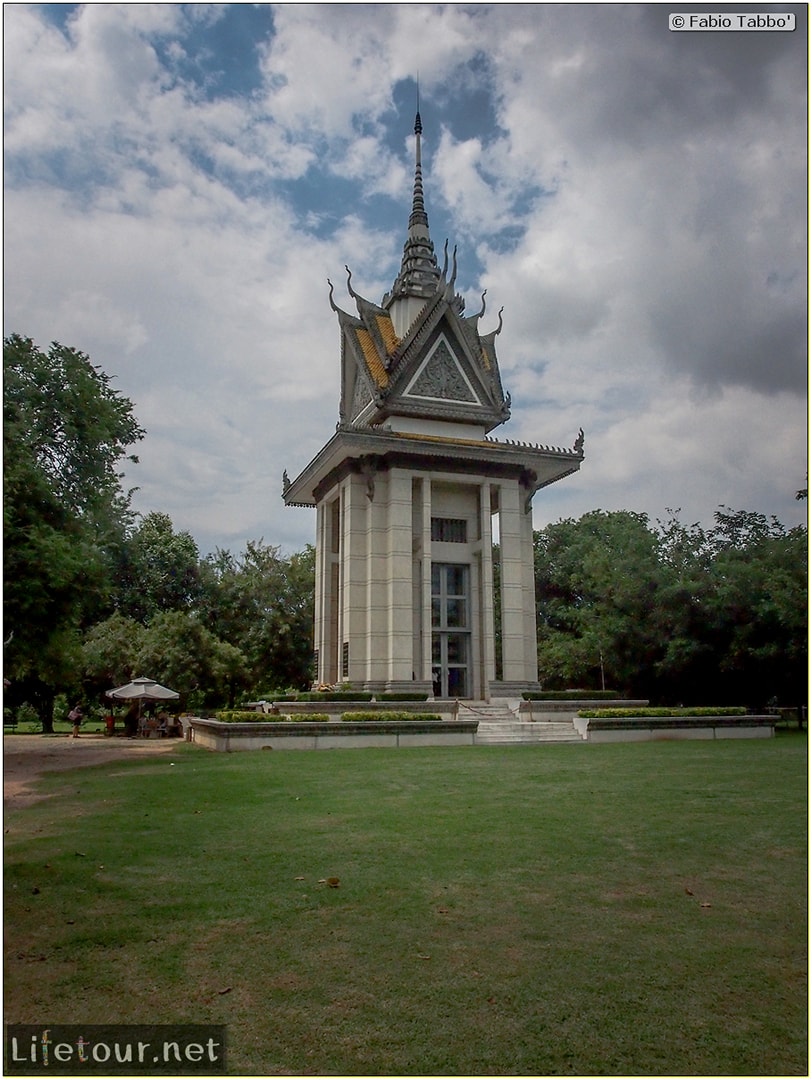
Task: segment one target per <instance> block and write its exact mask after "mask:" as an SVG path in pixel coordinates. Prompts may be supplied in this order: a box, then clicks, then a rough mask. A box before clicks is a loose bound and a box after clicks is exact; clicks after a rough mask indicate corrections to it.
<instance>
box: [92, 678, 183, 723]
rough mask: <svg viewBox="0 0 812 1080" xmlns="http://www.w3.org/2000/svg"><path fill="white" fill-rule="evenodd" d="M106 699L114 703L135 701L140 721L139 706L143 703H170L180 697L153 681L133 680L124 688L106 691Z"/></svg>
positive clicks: (118, 687)
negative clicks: (112, 700) (111, 699)
mask: <svg viewBox="0 0 812 1080" xmlns="http://www.w3.org/2000/svg"><path fill="white" fill-rule="evenodd" d="M107 697H109V698H113V699H114V700H115V701H137V702H138V719H139V720H140V719H141V706H142V705H143V703H144V702H145V701H172V700H174V699H176V698H179V697H180V694H178V693H176V692H175V691H174V690H168V689H167V688H166V687H165V686H161V684H160V683H157V682H156V681H155V680H154V679H146V678H144V677H143V676H142V677H141V678H140V679H133V681H132V682H129V683H126V684H125V685H124V686H117V687H116V688H115V690H108V691H107Z"/></svg>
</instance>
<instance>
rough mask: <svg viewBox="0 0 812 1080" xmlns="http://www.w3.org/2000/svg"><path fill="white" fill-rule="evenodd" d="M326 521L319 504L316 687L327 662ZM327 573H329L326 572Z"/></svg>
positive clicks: (328, 589)
mask: <svg viewBox="0 0 812 1080" xmlns="http://www.w3.org/2000/svg"><path fill="white" fill-rule="evenodd" d="M327 519H328V509H327V503H325V502H320V503H319V505H318V506H317V507H316V595H315V619H314V625H313V648H314V649H315V650H316V652H317V653H318V665H317V667H316V670H315V671H314V672H313V679H314V681H315V683H316V684H317V685H318V684H319V683H321V682H322V681H323V678H324V667H325V663H326V660H327V656H326V653H325V651H324V650H325V646H326V642H325V640H324V639H325V627H326V626H328V625H329V619H327V618H326V612H325V605H326V604H327V603H328V602H329V597H330V583H329V579H328V580H327V581H325V566H327V567H329V562H330V554H329V549H328V546H327V526H326V521H327ZM328 573H329V571H328Z"/></svg>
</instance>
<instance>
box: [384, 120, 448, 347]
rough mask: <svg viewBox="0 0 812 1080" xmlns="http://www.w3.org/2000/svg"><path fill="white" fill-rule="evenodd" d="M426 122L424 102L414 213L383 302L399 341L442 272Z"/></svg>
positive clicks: (416, 125)
mask: <svg viewBox="0 0 812 1080" xmlns="http://www.w3.org/2000/svg"><path fill="white" fill-rule="evenodd" d="M422 134H423V122H422V120H421V119H420V102H419V100H418V108H417V113H416V115H415V121H414V137H415V164H414V188H413V193H412V212H411V214H410V215H409V232H408V237H407V240H406V243H405V244H404V246H403V258H402V259H401V263H400V273H399V274H398V276H397V277H396V278H395V281H394V284H393V285H392V289H391V291H390V292H388V293H387V294H386V296H384V298H383V300H382V301H381V303H382V306H383V307H385V308H387V309H388V310H389V311H390V312H391V315H392V321H393V323H394V324H395V329H396V332H397V334H398V336H399V337H402V336H403V334H405V332H406V330H407V329H408V327H409V326H410V325H411V323H412V321H413V320H414V318H415V316H416V315H417V314H418V312H419V311H420V310H421V309H422V307H423V306H424V305H425V303H426V301H427V300H428V299H429V298H430V297H431V296H433V295H434V294H435V292H436V290H437V284H438V282H439V281H440V270H439V267H438V266H437V258H436V256H435V254H434V244H433V243H432V242H431V236H430V235H429V217H428V214H427V213H426V204H425V201H424V198H423V162H422V145H421V136H422Z"/></svg>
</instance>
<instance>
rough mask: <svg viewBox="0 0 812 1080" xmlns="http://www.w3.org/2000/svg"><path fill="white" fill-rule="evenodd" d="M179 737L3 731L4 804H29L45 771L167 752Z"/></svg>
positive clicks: (35, 798) (13, 807)
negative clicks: (127, 737)
mask: <svg viewBox="0 0 812 1080" xmlns="http://www.w3.org/2000/svg"><path fill="white" fill-rule="evenodd" d="M179 742H180V740H178V739H124V738H112V739H110V738H107V737H106V736H104V735H80V736H79V738H78V739H72V738H70V736H68V735H4V736H3V806H4V808H5V809H8V810H16V809H18V808H19V807H23V806H30V805H31V804H32V803H34V802H37V801H38V800H39V799H42V798H44V796H42V795H37V794H36V792H35V791H34V790H33V789H34V786H35V784H36V782H37V780H38V779H39V777H41V776H42V774H43V773H46V772H57V771H61V770H64V769H77V768H81V767H82V766H85V765H98V764H100V763H102V762H105V761H124V760H127V761H133V760H136V759H144V758H150V757H155V755H156V754H167V753H171V752H172V750H175V752H176V753H177V747H178V743H179Z"/></svg>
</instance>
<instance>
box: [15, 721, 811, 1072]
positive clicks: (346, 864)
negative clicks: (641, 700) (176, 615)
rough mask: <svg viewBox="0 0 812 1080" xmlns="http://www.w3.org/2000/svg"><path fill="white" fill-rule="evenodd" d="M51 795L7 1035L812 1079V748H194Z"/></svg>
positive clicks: (498, 1065)
mask: <svg viewBox="0 0 812 1080" xmlns="http://www.w3.org/2000/svg"><path fill="white" fill-rule="evenodd" d="M41 790H44V791H48V792H50V793H52V797H50V798H48V799H47V800H45V801H44V802H41V803H38V804H37V805H34V806H32V807H29V808H27V809H21V810H17V811H14V812H11V813H9V814H7V815H6V825H5V828H6V837H5V840H6V851H5V867H6V870H5V929H6V954H5V994H6V999H5V1013H6V1021H7V1022H8V1023H36V1024H41V1023H43V1022H48V1023H52V1024H56V1023H74V1022H86V1023H96V1024H98V1023H122V1024H123V1023H158V1022H163V1023H182V1022H183V1023H208V1022H211V1023H223V1024H226V1025H228V1039H229V1042H228V1046H229V1051H228V1054H229V1071H230V1072H232V1073H235V1074H242V1075H246V1074H247V1075H252V1074H266V1075H272V1074H281V1073H315V1074H325V1073H331V1074H367V1075H387V1074H405V1075H417V1074H444V1075H470V1074H480V1075H481V1074H491V1075H492V1074H514V1075H515V1074H524V1075H528V1074H534V1075H549V1074H555V1073H558V1074H561V1073H564V1074H580V1075H589V1074H592V1075H594V1074H602V1075H617V1074H637V1075H639V1074H659V1075H663V1074H697V1075H702V1074H705V1075H710V1074H758V1075H805V1074H806V1073H807V1030H806V1024H807V1000H806V941H807V924H806V900H807V874H806V872H807V864H806V824H807V812H806V794H807V759H806V738H805V736H799V735H790V734H787V735H782V736H780V737H778V738H776V739H772V740H769V741H767V740H764V741H762V740H755V741H744V740H741V741H737V740H731V741H722V742H655V743H640V744H624V745H619V744H608V745H597V746H587V745H583V746H578V745H566V746H564V745H561V746H555V745H544V746H519V747H510V746H506V747H499V746H492V747H470V748H469V747H459V748H450V749H445V748H430V749H425V750H423V749H414V750H393V751H390V750H336V751H332V752H330V751H323V752H297V751H282V752H262V751H257V752H255V753H242V754H233V755H224V754H223V755H220V754H214V753H210V752H207V751H204V750H200V749H197V748H196V747H194V746H192V745H188V744H179V745H178V747H177V753H176V754H171V755H169V756H162V757H160V758H155V759H152V760H150V761H149V762H148V763H147V764H144V763H143V762H139V763H137V764H136V763H123V764H122V763H116V764H107V765H101V766H97V767H93V768H89V769H83V770H74V771H72V772H69V773H62V774H56V775H52V776H50V777H47V778H46V779H45V780H43V782H42V785H41ZM331 877H335V878H338V879H339V885H338V887H337V888H334V887H330V886H329V885H328V884H327V883H326V879H328V878H331Z"/></svg>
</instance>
